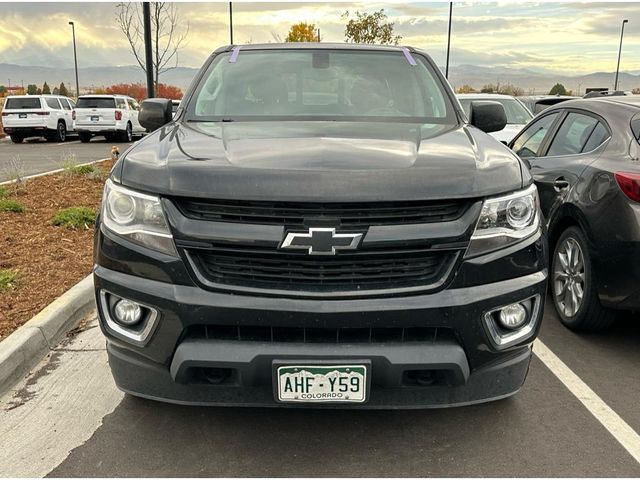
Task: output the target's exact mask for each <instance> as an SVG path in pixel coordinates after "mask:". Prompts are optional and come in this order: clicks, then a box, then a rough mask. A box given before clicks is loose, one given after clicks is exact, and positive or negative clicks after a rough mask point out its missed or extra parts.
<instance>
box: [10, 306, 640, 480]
mask: <svg viewBox="0 0 640 480" xmlns="http://www.w3.org/2000/svg"><path fill="white" fill-rule="evenodd" d="M540 339H541V341H542V342H543V344H544V346H546V347H547V348H548V349H549V350H551V351H552V352H553V354H555V355H556V356H557V357H558V358H559V361H561V362H563V363H564V365H566V366H567V367H568V368H569V369H571V371H573V373H575V374H576V375H577V376H578V377H580V380H581V381H582V382H584V383H585V384H586V385H587V388H590V389H591V390H593V392H595V394H597V396H598V397H599V398H600V399H601V400H602V401H603V402H605V403H606V405H608V407H611V409H612V410H613V417H616V418H619V420H620V422H622V423H624V424H626V425H627V426H629V427H631V428H630V433H629V432H627V437H626V439H627V442H626V445H624V442H620V441H619V440H617V439H616V437H614V435H612V433H611V432H612V431H615V430H616V428H615V425H613V427H612V425H611V424H610V423H608V422H607V421H606V420H605V421H602V417H603V415H600V413H601V412H596V413H598V415H594V414H592V412H591V411H590V410H588V409H587V408H586V407H585V403H586V404H588V403H589V399H586V400H585V398H578V396H580V395H578V396H576V395H575V391H573V390H572V388H573V387H572V386H571V385H568V384H567V383H566V380H564V379H563V375H562V374H561V373H558V371H557V370H556V367H555V366H553V365H551V368H550V367H548V365H550V363H549V362H548V361H546V360H545V361H544V362H543V361H542V360H544V358H543V357H541V356H540V354H539V353H538V356H535V357H534V358H533V361H532V364H531V370H530V374H529V377H528V379H527V382H526V383H525V386H524V387H523V389H522V390H521V391H520V392H519V393H518V394H517V395H516V396H514V397H512V398H509V399H506V400H502V401H498V402H494V403H489V404H483V405H476V406H470V407H461V408H453V409H443V410H409V411H364V410H349V411H346V410H322V409H318V410H296V409H255V408H251V409H242V408H204V407H186V406H178V405H169V404H162V403H157V402H153V401H148V400H142V399H138V398H135V397H130V396H126V395H123V394H122V393H121V392H119V391H118V390H117V389H116V387H115V385H114V384H113V381H112V379H111V377H110V375H109V370H108V365H107V361H106V354H105V351H104V339H103V338H102V336H101V333H100V331H99V328H97V325H96V320H95V318H93V319H92V320H91V321H90V322H89V324H88V325H87V326H86V329H85V330H84V331H83V332H82V333H80V334H79V335H77V336H76V337H75V338H74V339H73V340H72V341H70V342H68V343H67V344H64V345H62V346H61V347H59V348H58V349H57V350H56V351H55V352H54V354H53V355H52V357H51V358H49V359H48V360H47V361H45V362H43V364H42V365H41V367H40V369H39V370H37V371H35V372H34V374H33V375H32V377H31V379H30V380H27V381H26V383H23V384H22V385H19V386H17V387H16V388H15V389H14V390H13V391H12V392H9V394H7V395H5V397H3V398H2V399H0V451H3V452H4V454H3V455H2V456H0V476H7V475H9V476H13V475H16V476H20V475H35V476H40V475H47V474H48V475H50V476H53V477H75V476H87V477H95V476H303V477H304V476H310V477H315V476H322V477H327V476H348V477H350V476H442V477H444V476H517V477H531V476H598V477H599V476H614V477H618V476H621V477H625V476H640V456H638V453H639V452H638V451H636V450H635V446H636V445H637V443H634V442H637V441H638V439H640V436H638V433H637V432H639V431H640V409H639V408H638V398H639V395H638V394H639V393H640V392H639V388H640V380H639V378H640V376H639V375H638V365H640V362H639V360H640V349H639V348H638V345H640V316H638V315H635V316H626V317H625V318H622V319H621V320H619V321H618V323H617V324H616V325H615V327H614V328H613V329H611V330H610V331H608V332H606V333H600V334H592V335H578V334H574V333H572V332H570V331H568V330H567V329H565V328H564V327H563V326H562V325H561V324H560V323H559V321H558V319H557V317H556V315H555V312H554V311H553V308H552V307H551V305H550V304H548V305H547V310H546V313H545V317H544V320H543V327H542V332H541V335H540ZM534 351H538V350H537V349H534ZM541 358H542V360H541ZM563 382H564V383H563ZM572 391H573V393H572ZM601 410H602V409H601ZM604 417H605V418H606V415H604ZM630 445H631V447H630ZM632 454H635V455H636V458H634V457H633V456H632Z"/></svg>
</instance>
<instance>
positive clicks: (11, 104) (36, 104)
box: [4, 97, 42, 109]
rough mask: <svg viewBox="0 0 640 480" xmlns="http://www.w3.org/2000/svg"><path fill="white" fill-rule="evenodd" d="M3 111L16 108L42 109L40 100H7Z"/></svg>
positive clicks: (36, 98)
mask: <svg viewBox="0 0 640 480" xmlns="http://www.w3.org/2000/svg"><path fill="white" fill-rule="evenodd" d="M4 108H5V109H10V108H16V109H25V108H42V106H41V105H40V98H38V97H35V98H24V97H22V98H11V97H9V98H7V101H6V103H5V104H4Z"/></svg>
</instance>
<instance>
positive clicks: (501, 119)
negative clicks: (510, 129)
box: [469, 100, 507, 133]
mask: <svg viewBox="0 0 640 480" xmlns="http://www.w3.org/2000/svg"><path fill="white" fill-rule="evenodd" d="M469 123H471V125H473V126H474V127H477V128H479V129H480V130H482V131H483V132H485V133H490V132H498V131H500V130H502V129H503V128H504V127H505V126H506V125H507V114H506V113H505V112H504V107H503V106H502V105H501V104H500V103H498V102H492V101H484V100H483V101H474V102H471V108H470V112H469Z"/></svg>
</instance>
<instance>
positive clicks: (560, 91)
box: [549, 83, 567, 95]
mask: <svg viewBox="0 0 640 480" xmlns="http://www.w3.org/2000/svg"><path fill="white" fill-rule="evenodd" d="M566 94H567V89H566V88H564V85H562V84H561V83H556V84H555V85H554V86H553V87H551V90H550V91H549V95H566Z"/></svg>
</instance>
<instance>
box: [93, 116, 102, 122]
mask: <svg viewBox="0 0 640 480" xmlns="http://www.w3.org/2000/svg"><path fill="white" fill-rule="evenodd" d="M99 120H100V117H97V116H96V117H91V121H92V122H97V121H99Z"/></svg>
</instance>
